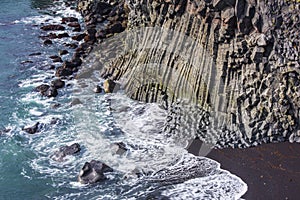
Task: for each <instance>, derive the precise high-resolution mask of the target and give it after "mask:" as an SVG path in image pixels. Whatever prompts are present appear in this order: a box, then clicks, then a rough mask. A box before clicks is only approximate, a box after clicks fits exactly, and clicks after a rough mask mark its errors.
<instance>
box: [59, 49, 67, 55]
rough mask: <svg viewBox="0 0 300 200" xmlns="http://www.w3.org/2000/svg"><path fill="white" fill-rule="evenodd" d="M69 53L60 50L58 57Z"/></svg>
mask: <svg viewBox="0 0 300 200" xmlns="http://www.w3.org/2000/svg"><path fill="white" fill-rule="evenodd" d="M68 53H69V52H68V51H67V50H65V49H64V50H60V51H59V52H58V54H59V55H60V56H63V55H66V54H68Z"/></svg>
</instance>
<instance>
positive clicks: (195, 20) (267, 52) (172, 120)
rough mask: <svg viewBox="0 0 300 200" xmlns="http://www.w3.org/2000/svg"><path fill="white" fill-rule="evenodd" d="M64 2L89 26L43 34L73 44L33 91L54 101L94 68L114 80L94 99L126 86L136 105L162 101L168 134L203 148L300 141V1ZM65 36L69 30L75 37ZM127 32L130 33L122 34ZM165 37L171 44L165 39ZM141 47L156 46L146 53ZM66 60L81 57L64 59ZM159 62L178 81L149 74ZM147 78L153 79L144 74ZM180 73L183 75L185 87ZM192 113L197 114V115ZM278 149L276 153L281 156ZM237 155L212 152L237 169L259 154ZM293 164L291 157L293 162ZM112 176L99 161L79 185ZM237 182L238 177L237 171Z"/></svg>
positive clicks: (60, 154) (69, 24)
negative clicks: (183, 135) (202, 143)
mask: <svg viewBox="0 0 300 200" xmlns="http://www.w3.org/2000/svg"><path fill="white" fill-rule="evenodd" d="M66 2H67V3H68V4H70V6H71V5H76V6H77V9H78V11H80V12H81V14H82V16H83V19H84V24H82V23H81V22H80V20H79V19H77V18H74V17H64V18H62V19H61V22H60V24H47V25H43V26H42V27H41V31H43V35H41V36H40V38H41V40H42V42H43V44H44V45H53V44H54V43H55V40H57V39H62V38H71V39H72V41H73V42H72V43H67V44H65V47H66V48H65V49H61V50H60V51H59V52H58V53H57V55H52V56H51V57H50V58H51V59H52V61H53V65H51V66H50V67H49V69H50V70H55V77H54V78H53V79H52V80H51V81H49V82H48V83H43V84H41V85H40V86H38V87H37V88H36V89H35V90H36V92H39V93H40V94H41V95H42V96H45V97H48V98H53V97H56V96H58V95H59V91H60V90H61V89H62V88H64V87H66V86H67V82H68V81H69V80H72V79H75V78H82V75H83V76H86V75H89V71H91V70H99V71H100V72H101V76H102V78H104V79H106V81H105V84H104V86H103V87H100V86H97V87H96V88H95V90H94V92H95V93H101V92H103V91H104V92H106V93H110V92H113V91H114V86H115V84H116V82H118V81H120V80H122V81H123V86H124V89H125V91H126V93H127V94H128V95H129V96H130V97H131V98H133V99H136V100H141V101H145V102H157V103H159V104H162V105H163V106H164V107H165V108H166V109H168V110H169V112H170V114H169V118H168V119H167V122H166V130H165V131H166V132H169V133H171V134H177V132H176V131H178V130H180V131H184V132H185V133H187V132H192V136H191V138H193V137H199V138H200V139H203V140H204V141H206V139H207V138H206V135H207V134H209V135H213V136H212V138H213V137H215V138H217V141H214V142H216V143H217V147H220V148H225V147H235V148H244V147H251V146H257V145H258V144H261V143H270V142H283V141H290V142H300V139H299V137H300V124H299V121H300V120H299V117H300V116H299V115H300V99H299V98H300V90H299V84H300V66H299V64H300V62H299V36H298V30H299V28H300V27H299V26H300V19H299V16H298V13H299V11H300V6H299V3H297V2H295V1H286V0H276V1H270V2H269V1H252V0H230V1H220V0H203V1H200V0H199V1H185V0H175V1H169V0H164V1H149V2H144V1H139V0H133V1H125V0H119V1H118V0H111V1H105V0H68V1H66ZM83 26H84V27H83ZM144 27H154V29H147V28H146V29H145V28H144ZM157 27H159V28H157ZM160 28H162V29H160ZM65 30H71V31H72V34H69V33H67V32H64V31H65ZM135 30H139V31H137V32H136V31H135ZM140 30H142V31H140ZM165 30H167V32H164V31H165ZM172 31H173V32H172ZM126 32H127V33H128V32H129V33H130V34H125V35H122V34H124V33H126ZM135 33H139V34H140V35H139V36H137V38H131V40H129V41H128V40H127V39H128V36H130V37H131V36H132V34H135ZM157 33H159V35H158V40H160V41H159V42H158V44H159V45H161V44H162V43H163V42H166V41H167V42H170V41H172V42H171V45H170V43H167V44H166V45H165V46H159V48H158V47H156V46H155V43H153V42H154V41H155V40H153V37H154V36H153V34H157ZM164 34H166V35H164ZM118 36H121V37H118ZM165 36H171V38H167V39H166V38H164V37H165ZM139 37H140V38H139ZM116 38H117V39H120V40H118V41H116V44H120V43H124V42H125V43H127V44H126V45H127V46H126V45H125V46H126V48H128V47H133V48H132V49H130V50H128V49H126V51H125V52H123V54H118V46H114V44H115V43H113V44H112V45H108V46H107V44H108V43H109V42H110V41H113V40H114V39H116ZM141 38H142V39H143V41H141ZM174 39H176V40H175V41H174ZM108 41H109V42H108ZM187 41H192V42H190V43H187ZM131 42H133V45H132V44H130V43H131ZM101 45H105V48H106V49H107V51H105V52H99V50H97V49H99V46H100V49H101ZM135 45H137V47H136V46H135ZM141 46H142V47H143V46H146V47H150V48H148V49H141V48H140V47H141ZM183 46H184V47H183ZM73 52H74V53H73ZM66 54H73V55H72V56H70V57H71V58H70V59H64V58H63V56H64V55H66ZM181 54H183V55H184V56H183V55H181ZM38 55H39V53H35V54H32V55H30V56H38ZM102 56H107V57H108V59H107V60H105V58H103V60H104V61H108V60H109V62H103V61H101V59H102ZM91 58H93V59H98V60H97V62H95V65H97V67H96V68H95V67H93V66H92V68H89V69H85V67H86V65H87V63H89V62H91V61H90V59H91ZM93 61H94V60H93ZM153 63H155V64H158V65H159V67H158V69H159V70H162V71H163V74H164V75H165V76H168V75H169V76H170V77H172V78H162V77H164V76H161V75H157V74H158V73H157V70H158V69H154V71H153V72H151V71H147V70H148V69H147V68H149V66H150V65H151V69H153V68H152V67H153V66H156V65H153ZM140 66H142V67H140ZM161 66H163V67H162V68H161ZM136 70H137V71H136ZM145 71H146V74H143V72H145ZM130 74H135V75H136V76H130ZM170 74H171V75H170ZM172 74H176V77H177V79H175V78H173V75H172ZM145 75H146V76H150V77H151V78H152V79H151V82H149V81H148V79H147V78H146V80H147V81H143V78H144V77H145ZM138 79H141V80H142V81H139V80H138ZM137 80H138V81H137ZM124 81H125V83H124ZM181 98H184V99H188V100H189V103H191V105H192V107H188V108H185V107H184V108H183V106H182V105H183V104H181V103H179V104H176V103H177V102H176V100H177V99H181ZM75 104H80V100H78V99H77V100H74V101H73V102H72V103H71V106H72V105H75ZM176 105H178V106H177V107H176ZM57 106H59V105H54V106H53V107H57ZM182 109H184V110H183V111H182ZM178 110H181V111H178ZM187 111H191V112H193V113H192V115H191V112H187ZM211 119H213V120H212V121H210V120H211ZM55 121H57V120H55V119H54V121H53V123H56V122H55ZM182 124H184V125H182ZM190 124H193V127H191V125H190ZM177 125H178V126H179V127H177ZM44 126H46V125H45V124H40V123H36V124H34V125H33V126H28V127H25V128H24V129H23V130H24V131H25V132H27V133H29V134H35V133H37V132H39V130H40V129H42V128H43V127H44ZM180 127H181V128H180ZM212 129H214V130H216V133H215V132H213V130H212ZM199 130H200V131H199ZM187 134H188V133H187ZM208 139H210V138H208ZM213 139H214V138H213ZM284 144H285V145H286V143H284ZM277 145H278V144H275V146H277ZM295 145H297V144H295ZM295 145H293V148H294V146H295ZM115 146H117V147H116V148H117V150H116V152H122V153H124V152H126V151H127V149H126V148H125V147H126V145H125V144H124V143H116V144H115ZM289 147H290V146H289V145H287V146H284V147H283V148H285V149H286V148H289ZM263 148H264V147H260V146H259V147H255V148H253V149H254V150H253V151H257V152H261V151H262V149H263ZM272 148H273V146H272ZM272 148H271V149H269V150H268V152H269V153H270V152H274V151H276V150H274V149H272ZM274 148H275V147H274ZM275 149H276V148H275ZM79 151H80V145H79V144H77V143H74V144H72V145H71V146H63V147H61V148H60V149H59V150H58V151H57V152H55V154H54V155H53V156H51V157H52V159H53V160H56V161H58V162H63V161H64V158H65V157H66V156H69V155H76V153H78V152H79ZM233 151H234V150H232V151H231V150H226V149H225V150H224V153H223V151H222V150H214V151H213V152H212V154H210V155H211V158H213V159H216V160H217V161H219V162H220V163H222V164H223V163H224V162H225V163H226V162H227V161H226V159H225V158H224V157H223V154H224V155H228V156H229V155H231V153H233V154H234V155H239V156H237V157H236V158H234V159H233V161H232V163H236V162H238V160H240V159H241V158H242V157H243V155H244V154H246V155H247V154H249V152H250V154H251V152H252V150H245V151H244V150H237V151H234V152H233ZM238 151H240V152H243V153H239V152H238ZM215 152H217V153H215ZM228 152H229V153H228ZM236 152H238V153H236ZM289 159H290V158H289V157H286V158H285V160H286V161H288V160H289ZM230 162H231V161H228V163H230ZM245 162H249V160H247V161H245ZM273 162H275V161H274V160H271V161H270V163H273ZM225 165H226V164H225ZM228 166H229V164H228ZM279 167H280V166H279ZM227 168H228V169H229V170H230V171H231V170H235V169H236V168H234V167H232V166H229V167H227ZM265 170H267V169H265ZM112 171H113V169H111V168H110V167H109V166H107V165H106V164H105V163H102V162H100V161H96V160H92V161H90V162H86V163H85V165H84V166H83V167H82V169H81V172H80V175H79V181H80V182H82V183H94V182H97V181H103V180H105V179H106V177H105V174H104V173H106V172H112ZM247 173H248V171H247ZM295 173H296V174H297V173H298V172H295ZM236 174H238V175H239V172H238V170H237V172H236ZM243 178H244V177H243ZM248 178H249V177H248ZM248 178H247V177H246V178H245V180H246V181H247V180H248ZM294 178H295V177H294V176H293V178H291V179H293V180H294ZM249 180H250V179H249ZM277 180H278V179H276V181H277ZM254 181H258V180H254ZM272 181H273V180H271V182H270V183H273V182H272ZM297 184H298V183H297ZM254 190H255V191H256V190H257V188H256V189H254ZM251 194H253V193H252V191H251ZM251 198H252V196H251Z"/></svg>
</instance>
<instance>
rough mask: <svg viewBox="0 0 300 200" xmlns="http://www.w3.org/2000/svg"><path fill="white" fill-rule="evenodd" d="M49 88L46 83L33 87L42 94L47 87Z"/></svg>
mask: <svg viewBox="0 0 300 200" xmlns="http://www.w3.org/2000/svg"><path fill="white" fill-rule="evenodd" d="M49 88H50V86H49V85H47V84H42V85H39V86H37V87H36V88H35V90H36V91H38V92H40V93H41V94H44V93H45V92H46V91H47V90H48V89H49Z"/></svg>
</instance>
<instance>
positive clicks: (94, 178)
mask: <svg viewBox="0 0 300 200" xmlns="http://www.w3.org/2000/svg"><path fill="white" fill-rule="evenodd" d="M106 172H113V169H112V168H111V167H109V166H107V165H106V164H104V163H103V162H101V161H96V160H92V161H90V162H86V163H85V164H84V166H83V167H82V168H81V170H80V173H79V176H78V181H79V182H80V183H82V184H93V183H97V182H99V181H104V180H106V179H107V178H106V176H105V175H104V173H106Z"/></svg>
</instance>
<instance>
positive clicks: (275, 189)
mask: <svg viewBox="0 0 300 200" xmlns="http://www.w3.org/2000/svg"><path fill="white" fill-rule="evenodd" d="M207 157H209V158H212V159H214V160H216V161H218V162H219V163H221V167H222V168H223V169H226V170H229V171H230V172H231V173H233V174H236V175H237V176H239V177H240V178H242V179H243V180H244V182H246V183H247V185H248V191H247V193H246V194H245V195H244V196H243V198H245V199H255V200H258V199H263V200H268V199H272V200H273V199H274V200H275V199H295V200H296V199H300V144H297V143H289V142H284V143H276V144H263V145H260V146H258V147H252V148H248V149H215V150H213V151H211V152H210V153H209V154H208V156H207Z"/></svg>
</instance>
